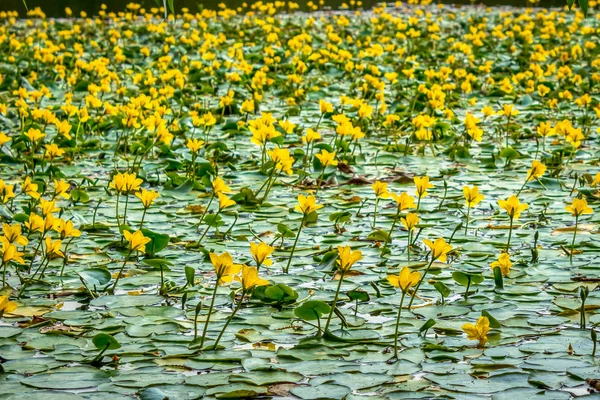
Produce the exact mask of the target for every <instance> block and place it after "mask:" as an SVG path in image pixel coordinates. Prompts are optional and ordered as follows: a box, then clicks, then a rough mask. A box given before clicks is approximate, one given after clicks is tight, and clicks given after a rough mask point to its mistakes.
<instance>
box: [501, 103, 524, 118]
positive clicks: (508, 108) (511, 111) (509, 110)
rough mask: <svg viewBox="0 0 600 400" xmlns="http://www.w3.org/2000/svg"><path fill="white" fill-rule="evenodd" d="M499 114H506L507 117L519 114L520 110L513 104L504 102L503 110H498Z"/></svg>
mask: <svg viewBox="0 0 600 400" xmlns="http://www.w3.org/2000/svg"><path fill="white" fill-rule="evenodd" d="M498 115H504V116H505V117H507V118H510V117H516V116H517V115H519V110H516V109H515V108H514V107H513V105H512V104H504V105H503V106H502V110H500V111H498Z"/></svg>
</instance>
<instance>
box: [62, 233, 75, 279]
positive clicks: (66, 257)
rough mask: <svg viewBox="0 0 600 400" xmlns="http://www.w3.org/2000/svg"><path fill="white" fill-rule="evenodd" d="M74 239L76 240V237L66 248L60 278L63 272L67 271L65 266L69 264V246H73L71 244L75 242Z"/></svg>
mask: <svg viewBox="0 0 600 400" xmlns="http://www.w3.org/2000/svg"><path fill="white" fill-rule="evenodd" d="M73 239H75V238H74V237H72V238H71V239H70V240H69V241H68V242H67V245H66V246H65V252H64V254H65V257H64V259H63V265H62V268H61V269H60V276H63V272H64V271H65V266H66V265H67V263H68V262H69V256H68V255H67V251H68V250H69V245H70V244H71V242H72V241H73Z"/></svg>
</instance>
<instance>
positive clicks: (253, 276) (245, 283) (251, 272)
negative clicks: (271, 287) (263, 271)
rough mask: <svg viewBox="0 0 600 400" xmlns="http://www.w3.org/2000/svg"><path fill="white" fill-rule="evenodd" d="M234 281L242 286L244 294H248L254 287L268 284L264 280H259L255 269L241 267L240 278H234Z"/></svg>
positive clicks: (245, 266)
mask: <svg viewBox="0 0 600 400" xmlns="http://www.w3.org/2000/svg"><path fill="white" fill-rule="evenodd" d="M235 280H236V281H238V282H240V283H241V284H242V287H243V288H244V292H248V291H249V290H251V289H253V288H254V287H256V286H265V285H268V284H269V281H268V280H266V279H262V278H259V276H258V269H256V267H249V266H247V265H243V266H242V276H241V277H240V276H238V275H236V276H235Z"/></svg>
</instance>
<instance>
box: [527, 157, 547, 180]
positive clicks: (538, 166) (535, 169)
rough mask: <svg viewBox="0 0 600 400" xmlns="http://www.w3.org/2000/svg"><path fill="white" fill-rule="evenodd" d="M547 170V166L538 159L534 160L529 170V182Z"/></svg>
mask: <svg viewBox="0 0 600 400" xmlns="http://www.w3.org/2000/svg"><path fill="white" fill-rule="evenodd" d="M544 172H546V166H545V165H544V164H542V163H541V162H539V161H538V160H533V162H532V163H531V168H529V170H528V171H527V180H526V182H529V181H530V180H532V179H539V178H540V177H541V176H542V175H544Z"/></svg>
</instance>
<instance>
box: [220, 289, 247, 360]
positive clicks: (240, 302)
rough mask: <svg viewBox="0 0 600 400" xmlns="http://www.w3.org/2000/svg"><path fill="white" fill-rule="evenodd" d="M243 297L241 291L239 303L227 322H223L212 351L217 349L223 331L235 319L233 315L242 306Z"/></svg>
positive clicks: (243, 291) (243, 292)
mask: <svg viewBox="0 0 600 400" xmlns="http://www.w3.org/2000/svg"><path fill="white" fill-rule="evenodd" d="M245 295H246V291H245V290H243V289H242V298H241V299H240V301H239V302H238V303H237V305H236V306H235V308H234V309H233V312H232V313H231V315H230V316H229V318H227V322H225V325H223V329H221V332H220V333H219V336H217V340H216V342H215V344H214V345H213V350H216V349H217V345H218V344H219V342H220V341H221V337H223V334H224V333H225V330H226V329H227V327H228V326H229V323H230V322H231V320H232V319H233V318H234V317H235V314H237V312H238V311H239V309H240V307H241V306H242V303H243V301H244V296H245Z"/></svg>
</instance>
